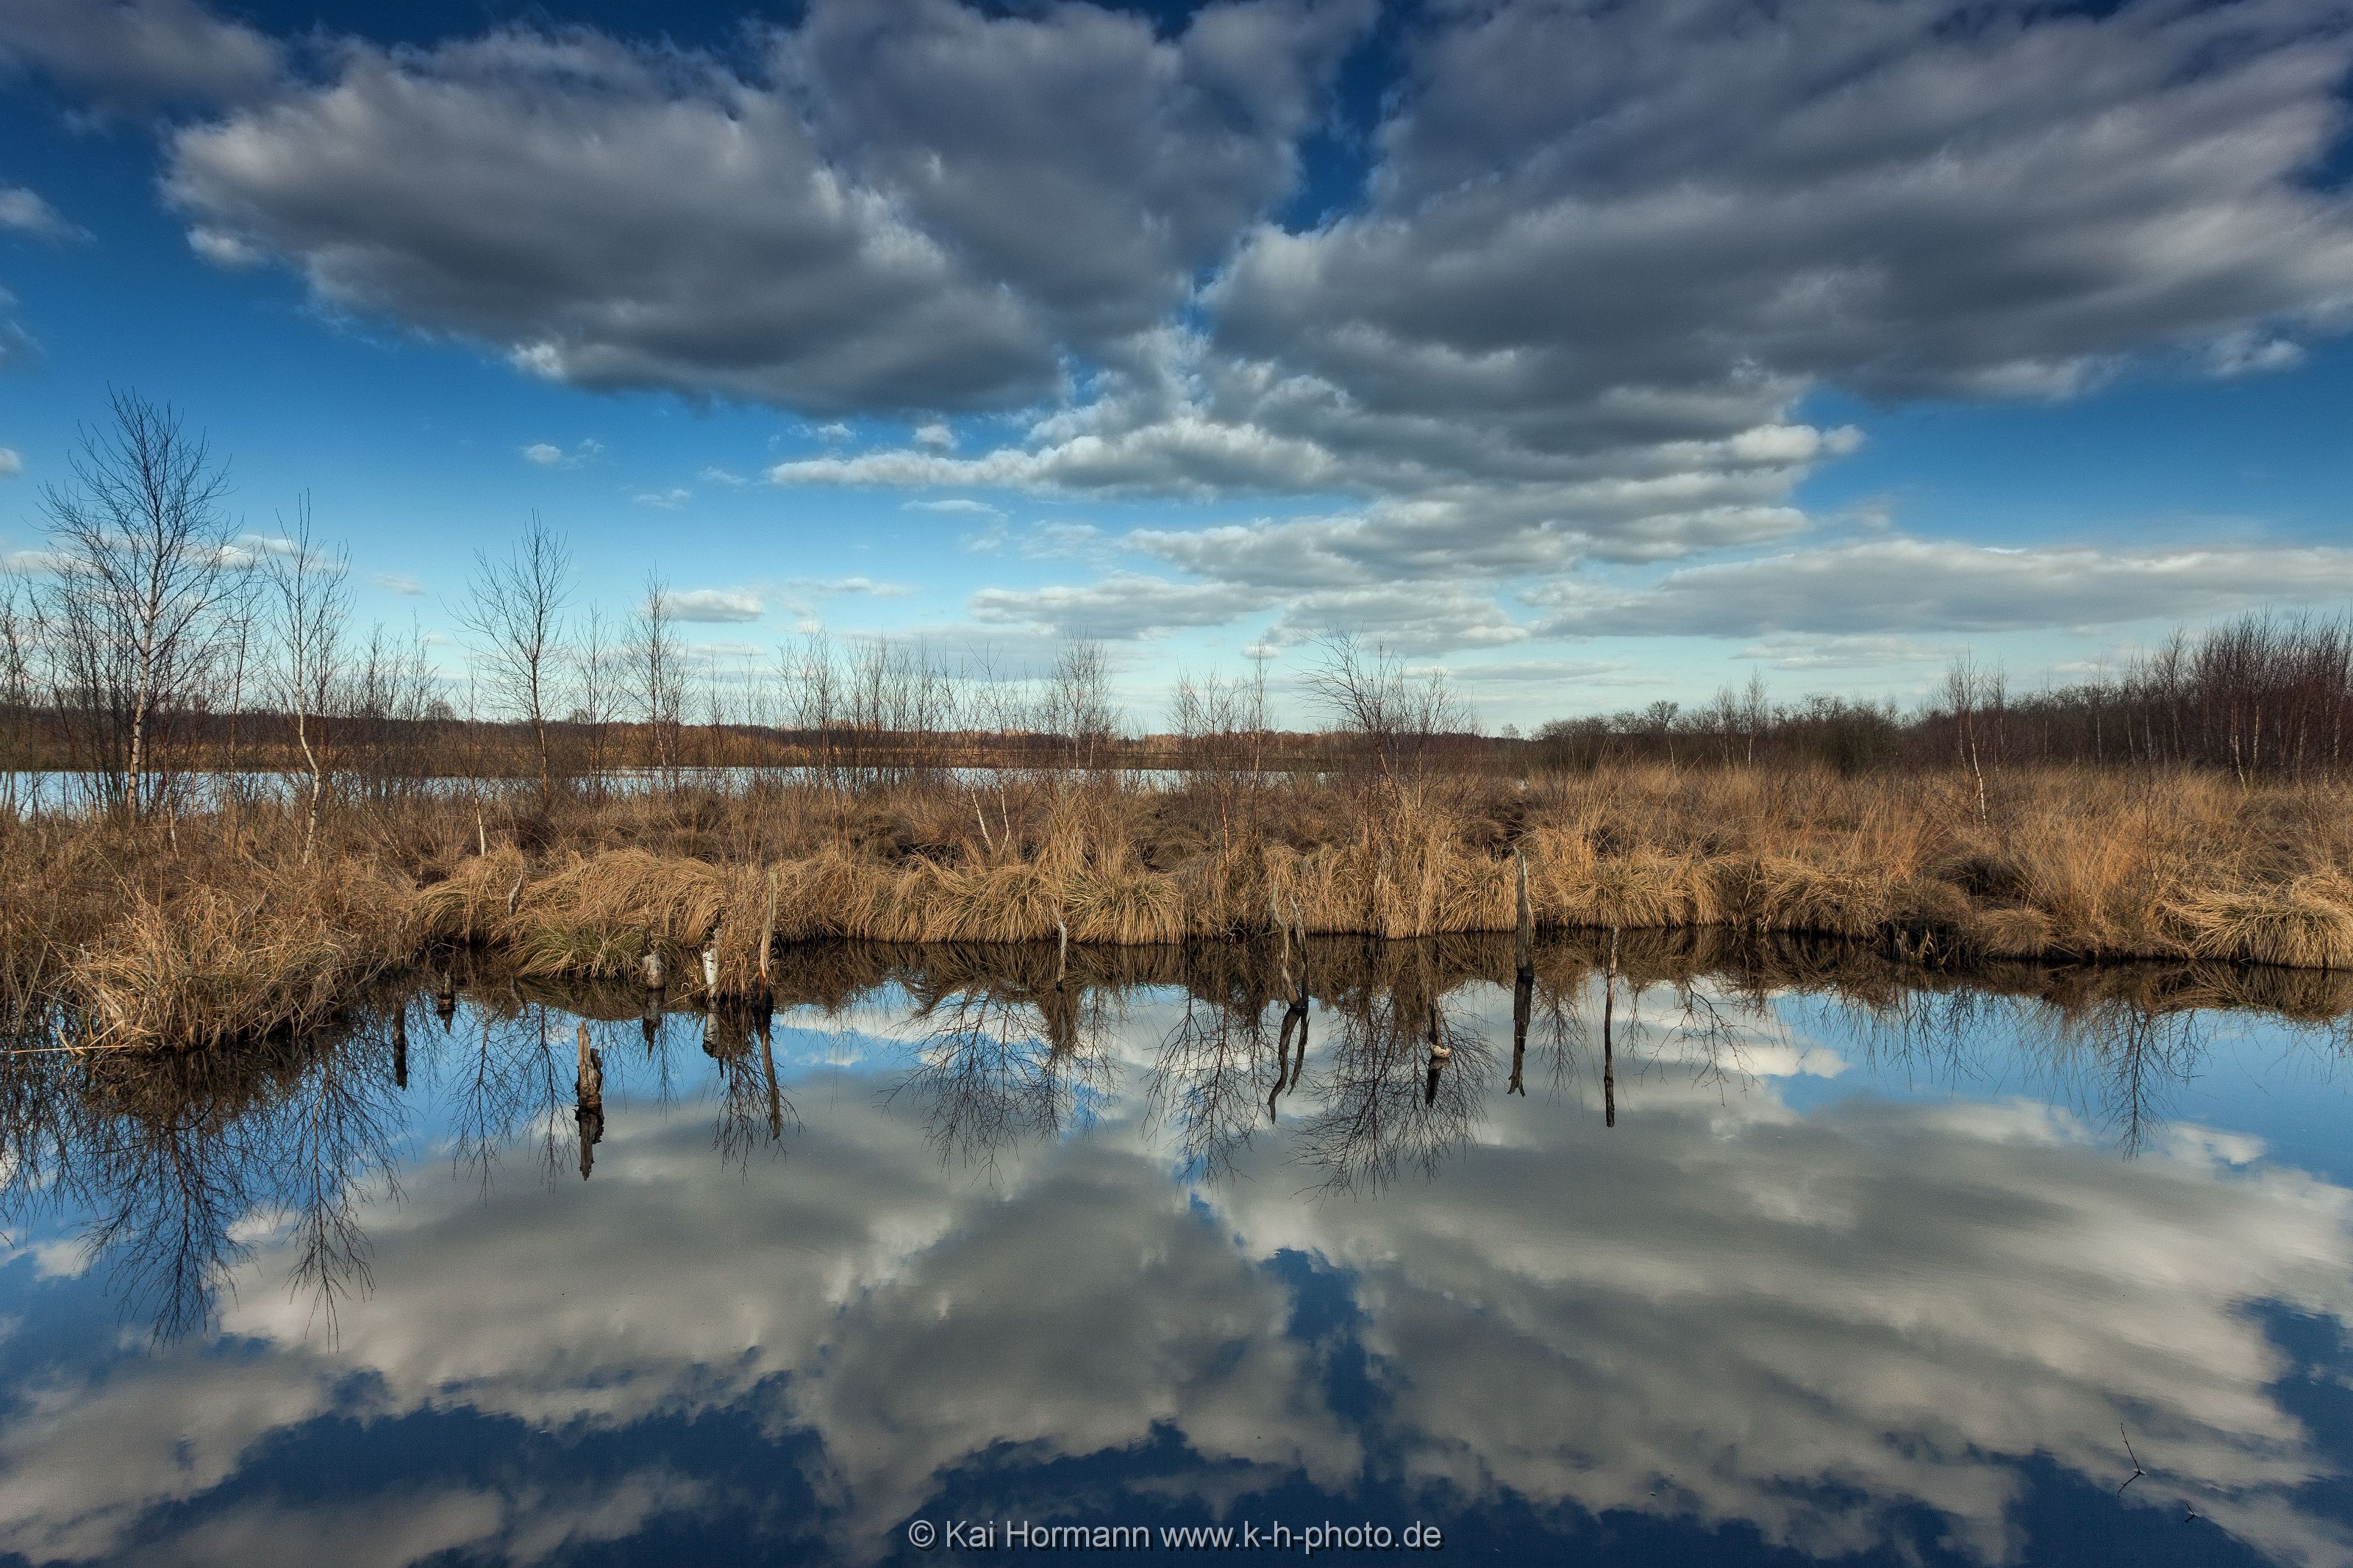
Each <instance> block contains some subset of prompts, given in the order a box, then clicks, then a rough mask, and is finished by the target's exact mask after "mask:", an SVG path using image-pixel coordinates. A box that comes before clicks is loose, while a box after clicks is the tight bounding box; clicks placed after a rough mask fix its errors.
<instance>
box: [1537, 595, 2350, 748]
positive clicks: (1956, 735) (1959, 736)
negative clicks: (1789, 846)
mask: <svg viewBox="0 0 2353 1568" xmlns="http://www.w3.org/2000/svg"><path fill="white" fill-rule="evenodd" d="M2348 739H2353V626H2348V623H2347V622H2346V621H2345V620H2344V619H2341V618H2320V617H2315V616H2283V615H2277V614H2251V615H2246V616H2240V617H2239V618H2237V619H2235V620H2232V621H2231V622H2228V623H2227V624H2224V625H2221V626H2215V627H2213V628H2211V629H2209V630H2207V631H2204V632H2200V633H2197V634H2194V635H2193V634H2191V633H2189V632H2184V631H2177V632H2175V633H2174V634H2173V635H2172V637H2169V638H2168V639H2167V640H2166V642H2165V644H2164V645H2163V646H2162V647H2159V648H2158V650H2157V651H2156V652H2154V653H2151V654H2149V655H2147V656H2146V657H2144V658H2137V659H2134V660H2132V661H2130V662H2128V663H2127V664H2126V665H2125V666H2124V667H2123V668H2121V669H2119V670H2118V671H2117V672H2116V674H2115V675H2114V676H2112V677H2107V678H2104V679H2091V680H2084V681H2078V682H2075V683H2074V684H2072V685H2067V686H2060V687H2053V688H2050V689H2044V690H2042V691H2038V692H2032V693H2027V694H2018V693H2015V692H2013V691H2012V690H2011V689H2010V683H2009V681H2008V680H2007V679H2005V678H2004V677H2003V676H2002V675H2001V674H2000V672H1999V671H1988V670H1985V669H1983V668H1978V667H1977V666H1976V665H1975V664H1973V663H1972V662H1971V661H1969V660H1968V659H1962V660H1959V661H1957V662H1956V663H1955V664H1954V665H1953V667H1952V668H1949V669H1948V670H1947V672H1946V675H1945V679H1944V682H1943V686H1942V689H1941V690H1940V691H1939V692H1938V694H1937V695H1936V697H1935V698H1934V699H1932V700H1930V701H1928V702H1927V703H1926V704H1924V705H1923V706H1921V707H1919V708H1917V709H1915V710H1912V711H1909V712H1906V711H1905V710H1902V709H1900V708H1898V707H1897V706H1896V705H1895V704H1894V703H1893V702H1885V703H1877V704H1874V703H1870V702H1859V701H1852V700H1846V699H1842V698H1838V697H1825V696H1813V697H1808V698H1805V699H1803V700H1800V701H1798V702H1795V703H1782V704H1775V703H1773V702H1771V701H1770V700H1767V696H1766V693H1765V689H1764V686H1763V683H1762V681H1761V680H1756V679H1752V680H1751V682H1750V684H1749V686H1748V689H1746V691H1733V690H1729V689H1727V690H1725V691H1724V692H1722V693H1720V694H1719V695H1718V696H1717V697H1716V699H1715V701H1713V702H1711V703H1709V704H1707V705H1706V706H1704V707H1701V708H1694V709H1687V708H1683V707H1680V706H1679V705H1677V704H1675V703H1672V702H1658V703H1653V704H1651V706H1650V707H1649V708H1647V709H1641V710H1628V711H1625V712H1620V713H1615V714H1611V715H1609V716H1608V717H1605V718H1591V719H1561V720H1555V721H1552V722H1551V723H1548V724H1546V725H1545V726H1544V727H1543V728H1542V729H1540V730H1538V731H1536V733H1535V737H1534V738H1533V739H1531V740H1528V741H1526V742H1523V743H1522V744H1523V747H1524V749H1525V755H1526V766H1528V767H1530V768H1533V769H1537V770H1542V769H1554V768H1588V769H1589V768H1594V767H1598V766H1601V765H1603V764H1605V763H1614V762H1625V761H1635V760H1649V761H1667V762H1673V763H1696V764H1703V765H1704V764H1711V763H1713V764H1719V765H1725V766H1736V765H1737V766H1746V765H1753V764H1756V763H1769V762H1786V761H1809V762H1818V763H1828V764H1830V765H1831V766H1834V767H1837V768H1839V769H1840V770H1841V771H1843V772H1848V773H1854V772H1861V771H1863V770H1866V769H1872V768H1898V767H1915V768H1917V767H1949V766H1954V765H1959V766H1963V767H1968V766H1972V765H1974V766H1977V767H1979V768H1992V767H2000V766H2004V765H2015V764H2021V763H2093V764H2096V765H2113V766H2132V767H2148V766H2179V765H2187V766H2192V767H2205V768H2215V769H2221V770H2224V771H2227V772H2229V773H2232V775H2233V776H2235V777H2238V778H2241V779H2253V778H2256V777H2303V776H2306V775H2309V774H2321V773H2336V772H2337V770H2338V769H2339V768H2340V767H2342V766H2344V765H2345V764H2346V763H2348V761H2353V759H2348V757H2347V755H2346V743H2347V742H2348Z"/></svg>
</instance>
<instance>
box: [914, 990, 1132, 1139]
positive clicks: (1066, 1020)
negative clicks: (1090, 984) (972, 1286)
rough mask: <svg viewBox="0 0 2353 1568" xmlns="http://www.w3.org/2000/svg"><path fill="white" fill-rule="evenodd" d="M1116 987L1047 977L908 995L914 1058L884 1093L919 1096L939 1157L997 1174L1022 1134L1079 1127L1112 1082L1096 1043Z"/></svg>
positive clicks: (1045, 1134) (1055, 1133) (1053, 1134)
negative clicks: (1025, 983)
mask: <svg viewBox="0 0 2353 1568" xmlns="http://www.w3.org/2000/svg"><path fill="white" fill-rule="evenodd" d="M1116 1005H1117V998H1116V995H1115V994H1113V993H1109V992H1107V991H1103V990H1100V989H1098V990H1088V991H1083V992H1082V991H1080V990H1079V989H1077V988H1075V987H1069V986H1060V985H1053V984H1049V985H1048V986H1046V987H1044V988H1042V989H1040V990H1029V989H1026V988H1021V987H1018V986H1007V987H1004V988H1001V989H1000V988H992V987H989V986H987V985H985V984H983V985H977V986H975V987H974V988H972V989H959V990H955V991H952V992H947V993H945V994H923V993H922V992H917V993H916V994H915V1009H914V1014H913V1017H914V1021H916V1022H917V1023H919V1024H921V1025H923V1026H924V1030H925V1032H924V1036H923V1039H922V1040H921V1041H920V1042H918V1044H917V1045H916V1047H915V1054H916V1065H915V1068H914V1069H913V1071H912V1072H910V1073H909V1074H908V1075H907V1076H906V1077H905V1078H904V1079H902V1080H901V1081H900V1083H899V1084H898V1085H897V1086H896V1087H895V1088H893V1089H891V1090H889V1091H888V1093H887V1094H886V1095H885V1097H884V1098H885V1099H886V1100H897V1099H898V1097H899V1096H900V1095H902V1094H908V1095H912V1096H913V1098H914V1099H915V1100H917V1101H918V1102H920V1103H921V1104H922V1105H923V1108H924V1110H925V1112H926V1115H927V1118H928V1121H929V1137H930V1139H931V1142H932V1143H933V1145H934V1147H935V1148H937V1149H938V1150H939V1152H940V1158H941V1159H942V1160H947V1159H950V1158H960V1159H961V1160H962V1161H963V1162H964V1163H965V1164H966V1165H967V1166H969V1165H975V1164H977V1165H979V1166H981V1167H982V1168H984V1169H986V1170H987V1171H990V1172H992V1173H993V1172H994V1171H995V1170H996V1168H997V1160H998V1158H999V1157H1000V1156H1001V1155H1002V1154H1003V1153H1004V1152H1006V1151H1007V1150H1008V1149H1009V1148H1012V1147H1013V1146H1015V1145H1016V1144H1018V1143H1019V1142H1021V1141H1022V1140H1023V1139H1025V1138H1039V1139H1052V1138H1057V1137H1060V1135H1061V1134H1062V1133H1063V1132H1064V1131H1068V1130H1070V1129H1071V1128H1073V1127H1077V1126H1082V1125H1084V1124H1085V1122H1086V1121H1087V1120H1088V1119H1089V1118H1090V1117H1091V1115H1092V1109H1091V1108H1092V1104H1093V1103H1094V1102H1095V1101H1096V1100H1100V1098H1101V1097H1102V1096H1103V1094H1105V1093H1106V1092H1107V1091H1108V1090H1109V1089H1110V1086H1111V1080H1112V1063H1111V1060H1110V1058H1108V1057H1107V1056H1106V1055H1105V1054H1104V1053H1103V1051H1102V1050H1101V1049H1100V1048H1099V1047H1100V1042H1101V1040H1102V1037H1103V1030H1104V1028H1105V1027H1106V1026H1107V1023H1108V1021H1109V1019H1110V1017H1111V1016H1112V1013H1113V1010H1114V1009H1115V1007H1116Z"/></svg>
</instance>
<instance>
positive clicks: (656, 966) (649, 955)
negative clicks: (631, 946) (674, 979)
mask: <svg viewBox="0 0 2353 1568" xmlns="http://www.w3.org/2000/svg"><path fill="white" fill-rule="evenodd" d="M638 976H639V978H641V979H643V980H644V981H645V983H646V989H647V990H649V991H659V990H661V989H663V988H664V987H665V986H667V985H668V984H670V966H669V965H668V964H666V963H663V962H662V955H661V949H659V948H658V947H649V948H647V949H646V955H645V956H644V957H643V958H641V959H639V960H638Z"/></svg>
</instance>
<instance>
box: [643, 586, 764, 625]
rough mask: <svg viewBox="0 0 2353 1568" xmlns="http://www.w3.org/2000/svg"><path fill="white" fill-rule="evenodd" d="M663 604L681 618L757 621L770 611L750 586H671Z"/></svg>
mask: <svg viewBox="0 0 2353 1568" xmlns="http://www.w3.org/2000/svg"><path fill="white" fill-rule="evenodd" d="M662 603H663V605H666V606H667V607H668V608H669V610H670V614H671V615H673V616H677V617H678V618H679V619H680V620H681V621H706V622H716V623H733V622H744V621H756V620H758V619H759V618H760V617H761V616H763V615H765V614H766V613H767V606H766V605H765V604H764V603H763V602H762V601H761V598H760V595H757V594H755V593H754V592H753V591H752V590H750V589H749V588H689V589H685V590H682V591H681V590H679V589H672V590H671V591H670V592H669V593H668V594H665V595H662Z"/></svg>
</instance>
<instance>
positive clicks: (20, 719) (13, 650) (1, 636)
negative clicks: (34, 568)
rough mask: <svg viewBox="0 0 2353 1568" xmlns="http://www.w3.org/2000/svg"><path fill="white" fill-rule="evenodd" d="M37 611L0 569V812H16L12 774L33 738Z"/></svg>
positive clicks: (27, 753)
mask: <svg viewBox="0 0 2353 1568" xmlns="http://www.w3.org/2000/svg"><path fill="white" fill-rule="evenodd" d="M39 618H40V617H39V610H38V607H37V605H36V604H35V602H34V600H33V597H32V595H30V594H28V593H26V591H25V588H24V585H23V584H21V583H19V582H18V581H17V578H16V574H15V573H13V572H10V571H7V570H6V569H5V568H0V713H5V715H6V719H7V724H8V731H9V739H10V741H11V742H12V743H11V745H10V746H9V754H8V757H7V759H6V762H5V764H0V778H5V781H6V782H5V789H0V811H5V813H7V815H8V816H12V817H13V816H16V774H17V773H19V772H20V771H22V770H23V769H25V768H26V766H27V765H29V763H30V762H31V760H32V759H31V756H30V752H31V751H32V742H33V741H34V720H33V651H34V648H35V647H36V646H37V644H38V643H39V642H40V640H41V635H40V626H39Z"/></svg>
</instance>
